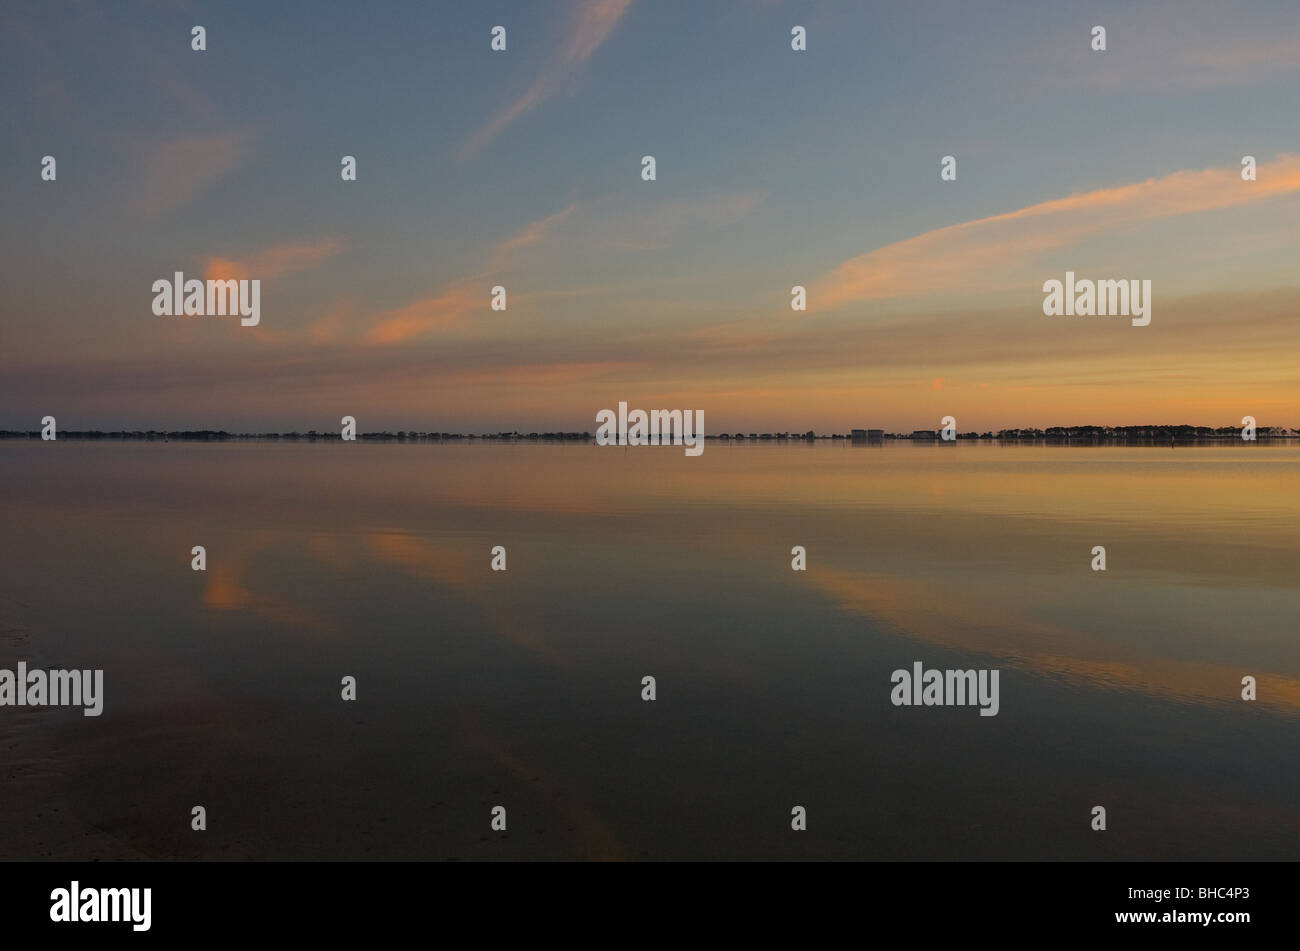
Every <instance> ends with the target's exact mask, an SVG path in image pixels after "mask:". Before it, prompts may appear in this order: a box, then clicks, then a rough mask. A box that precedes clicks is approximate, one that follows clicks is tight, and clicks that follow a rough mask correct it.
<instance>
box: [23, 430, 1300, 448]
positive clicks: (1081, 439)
mask: <svg viewBox="0 0 1300 951" xmlns="http://www.w3.org/2000/svg"><path fill="white" fill-rule="evenodd" d="M863 433H866V435H863ZM1255 436H1256V438H1255V439H1254V440H1252V441H1255V442H1269V443H1276V442H1291V441H1297V440H1300V429H1286V428H1284V427H1280V426H1261V427H1258V428H1257V429H1256V433H1255ZM704 438H705V439H706V440H710V441H712V442H739V443H749V442H765V443H771V442H777V443H790V442H822V441H826V442H845V443H851V444H854V445H871V444H883V443H887V442H888V443H920V444H936V443H937V444H946V443H950V442H952V440H943V439H940V438H939V436H938V433H937V432H936V431H934V430H917V431H915V432H912V433H885V432H882V431H879V430H855V431H853V432H851V433H814V432H813V431H812V430H809V431H807V432H804V433H790V432H779V433H717V434H711V435H706V436H704ZM5 439H16V440H37V441H40V440H41V433H40V430H30V431H21V430H0V440H5ZM58 439H59V440H64V439H71V440H79V441H119V442H121V441H131V442H137V441H139V442H342V441H343V437H342V435H341V434H340V433H338V432H318V431H315V430H311V431H308V432H305V433H300V432H289V433H232V432H227V431H226V430H211V429H199V430H152V429H151V430H117V431H111V432H110V431H103V430H61V431H59V433H58ZM356 440H357V441H358V442H384V443H388V442H399V443H406V442H420V443H430V442H481V441H482V442H511V443H519V442H576V443H594V442H595V437H594V435H593V434H592V433H578V432H544V433H536V432H534V433H520V432H496V433H442V432H416V431H407V430H399V431H397V432H392V431H388V430H384V431H381V432H373V433H357V436H356ZM955 441H957V442H965V443H971V442H981V443H1050V444H1070V445H1158V446H1163V445H1170V444H1182V445H1195V444H1224V443H1232V442H1244V441H1246V440H1243V439H1242V438H1241V430H1240V429H1238V428H1235V427H1218V428H1214V427H1209V426H1104V427H1103V426H1061V427H1051V428H1048V429H1003V430H999V431H998V432H996V433H994V432H985V433H975V432H968V433H958V434H957V435H956V440H955Z"/></svg>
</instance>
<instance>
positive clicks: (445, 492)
mask: <svg viewBox="0 0 1300 951" xmlns="http://www.w3.org/2000/svg"><path fill="white" fill-rule="evenodd" d="M0 518H2V519H3V524H4V527H5V531H4V541H5V544H4V545H3V547H2V549H0V666H7V667H10V668H12V667H13V666H14V664H15V663H16V661H17V660H27V661H29V663H32V664H37V665H40V666H43V667H75V668H85V667H90V668H103V670H104V672H105V673H104V678H105V712H104V714H103V715H102V716H101V717H99V718H98V719H95V718H87V717H83V716H82V715H81V713H80V711H79V710H67V709H52V710H40V711H32V710H19V709H16V708H13V707H4V708H0V753H3V757H4V760H3V764H2V766H0V769H2V771H0V802H3V808H0V855H3V856H5V857H40V856H55V857H82V856H86V855H88V854H95V855H104V856H124V857H130V856H154V857H171V856H176V857H218V858H220V857H249V856H252V857H268V858H292V857H316V858H377V857H394V858H396V857H401V858H434V859H442V858H451V857H455V858H462V859H475V858H490V857H610V858H614V857H623V858H633V859H635V858H643V857H648V858H651V859H660V858H695V857H737V858H804V857H861V858H902V857H915V858H930V857H940V858H1021V857H1034V858H1092V857H1097V858H1116V857H1131V858H1252V859H1253V858H1279V859H1280V858H1286V859H1295V858H1297V857H1300V757H1298V756H1297V755H1296V751H1297V741H1298V740H1300V588H1298V587H1297V579H1300V447H1298V448H1288V447H1267V446H1244V445H1233V446H1224V447H1209V448H1178V449H1168V448H1162V449H1154V448H1126V447H1104V448H1066V447H1062V448H1043V447H1015V448H1012V447H995V446H956V447H949V446H918V447H910V446H897V447H894V446H890V447H883V448H882V447H851V446H847V445H830V444H818V445H816V446H808V445H802V444H795V445H788V446H780V445H763V446H734V445H733V446H725V445H720V444H716V443H710V444H709V445H708V448H707V449H706V451H705V452H704V454H703V455H702V456H701V457H699V458H687V457H685V455H684V454H683V452H682V450H681V449H680V448H662V449H660V448H634V449H630V450H629V449H626V448H616V447H595V446H589V445H577V444H563V445H555V444H550V445H547V444H543V445H535V444H534V445H529V444H522V445H494V444H474V445H469V444H462V445H342V444H328V445H327V444H319V445H307V444H299V445H274V444H256V443H244V444H225V445H202V444H177V443H171V444H159V443H125V444H95V443H79V442H58V443H53V444H50V443H35V442H23V443H19V442H8V443H0ZM194 545H204V546H206V548H207V555H208V570H207V572H206V573H197V572H193V571H191V570H190V549H191V547H192V546H194ZM494 545H503V546H505V547H506V549H507V551H508V565H509V568H508V571H506V572H493V571H491V570H490V568H489V565H490V560H491V555H490V549H491V548H492V547H493V546H494ZM794 545H803V546H805V547H806V548H807V551H808V570H807V571H806V572H794V571H791V569H790V560H791V554H790V550H791V548H792V546H794ZM1094 545H1104V546H1105V547H1106V549H1107V555H1108V569H1109V570H1107V571H1106V572H1104V573H1103V572H1093V571H1092V570H1091V569H1090V562H1091V560H1092V555H1091V549H1092V547H1093V546H1094ZM918 660H919V661H922V662H924V663H925V665H926V666H927V667H940V668H956V667H961V668H968V667H977V668H978V667H996V668H999V669H1000V670H1001V672H1002V673H1001V683H1000V686H1001V697H1000V701H1001V712H1000V713H999V715H998V716H996V717H980V716H979V715H978V713H977V709H976V708H974V707H954V708H943V707H920V708H916V707H894V706H893V705H892V704H891V703H890V699H889V697H890V688H891V684H890V674H891V672H892V671H893V670H894V669H896V668H910V667H911V665H912V663H913V662H914V661H918ZM646 674H652V675H654V676H655V677H656V678H657V681H658V699H657V700H656V701H655V702H653V703H646V702H642V700H641V699H640V691H641V677H642V676H643V675H646ZM1246 674H1250V675H1253V676H1255V677H1257V678H1258V682H1259V700H1258V701H1256V702H1254V703H1247V702H1244V701H1242V700H1241V699H1240V690H1241V686H1240V682H1241V678H1242V676H1244V675H1246ZM344 675H352V676H355V677H356V678H357V680H358V699H357V700H356V701H355V702H352V703H346V702H344V701H342V700H341V699H340V696H339V691H340V678H342V677H343V676H344ZM196 804H202V805H204V806H205V807H206V808H207V811H208V823H209V827H208V831H206V832H202V833H199V832H193V831H191V830H190V825H189V820H190V809H191V807H192V806H193V805H196ZM498 804H500V805H504V806H505V807H506V808H507V810H508V817H509V829H508V832H506V833H505V834H500V833H494V832H491V831H490V829H489V819H490V816H489V810H490V809H491V807H492V806H495V805H498ZM1098 804H1100V805H1104V806H1105V807H1106V808H1107V810H1108V825H1109V828H1108V830H1107V831H1106V832H1104V833H1096V832H1093V831H1091V830H1090V828H1089V822H1090V811H1091V809H1092V807H1093V806H1094V805H1098ZM795 805H802V806H805V807H806V808H807V810H808V831H807V832H802V833H796V832H792V831H790V810H791V807H792V806H795Z"/></svg>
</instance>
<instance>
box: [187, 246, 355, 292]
mask: <svg viewBox="0 0 1300 951" xmlns="http://www.w3.org/2000/svg"><path fill="white" fill-rule="evenodd" d="M341 250H343V242H342V241H341V240H340V239H339V238H335V237H329V238H323V239H321V240H320V241H316V242H312V243H286V244H277V245H272V246H271V247H269V248H264V249H263V250H261V251H258V252H257V253H255V254H253V255H251V256H249V257H247V258H245V259H243V260H242V261H240V260H232V259H230V258H221V257H213V258H209V259H208V260H207V262H206V264H205V265H204V273H205V275H206V277H207V278H208V279H209V280H218V281H226V280H244V279H248V278H258V279H262V280H265V279H269V278H274V277H283V276H285V275H287V274H296V273H297V272H299V271H305V270H307V269H308V268H311V267H315V266H316V265H317V264H320V263H321V262H322V261H326V260H329V259H330V258H332V257H334V256H335V255H336V254H338V253H339V252H340V251H341Z"/></svg>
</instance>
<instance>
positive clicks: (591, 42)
mask: <svg viewBox="0 0 1300 951" xmlns="http://www.w3.org/2000/svg"><path fill="white" fill-rule="evenodd" d="M631 3H632V0H582V2H580V3H578V4H577V5H576V6H575V7H574V13H573V19H574V22H573V26H572V28H571V36H570V38H569V42H568V43H566V44H565V45H564V46H563V48H562V49H561V50H560V51H559V53H557V54H556V56H555V57H554V58H553V59H552V60H550V61H549V62H548V63H547V64H546V65H545V66H544V67H543V68H542V71H541V72H540V73H539V74H538V76H537V78H536V79H534V80H533V83H532V85H531V86H529V87H528V89H527V90H526V91H525V92H524V94H523V95H522V96H520V97H519V98H518V99H516V100H515V101H514V102H512V103H510V105H508V106H506V108H505V109H503V110H502V111H501V112H499V113H497V115H496V116H494V117H493V118H492V119H491V120H490V121H488V122H487V123H485V124H484V125H482V126H480V127H479V128H478V129H476V130H475V131H474V132H473V133H471V134H470V136H469V137H468V138H467V139H466V140H465V141H464V142H463V143H462V144H461V146H460V148H459V149H458V152H457V154H458V156H459V157H460V159H461V160H462V161H463V160H464V159H466V158H469V157H470V156H471V155H473V154H474V153H475V152H477V151H479V150H480V149H481V148H483V146H485V145H486V144H487V143H488V142H490V141H492V139H494V138H496V136H497V135H499V134H500V132H501V130H502V129H504V128H505V127H506V126H508V125H510V123H512V122H514V121H515V120H516V119H518V118H519V117H520V116H522V115H523V114H524V113H526V112H528V110H530V109H532V108H533V107H534V106H537V105H540V104H541V103H543V102H545V101H546V100H548V99H550V98H552V97H553V96H555V95H557V94H558V93H559V92H561V91H562V90H563V89H564V87H565V85H566V84H567V83H569V82H571V81H572V79H573V76H574V74H575V73H576V72H577V70H578V69H579V68H580V67H581V66H582V65H583V64H584V63H586V62H587V60H589V59H590V58H591V55H592V54H593V53H595V52H596V50H597V49H599V48H600V45H601V44H602V43H604V42H605V40H606V39H607V38H608V37H609V34H610V33H611V32H612V31H613V29H614V27H615V26H616V25H617V24H618V21H619V20H620V19H621V18H622V16H623V14H624V13H625V12H626V11H627V8H628V7H629V6H631Z"/></svg>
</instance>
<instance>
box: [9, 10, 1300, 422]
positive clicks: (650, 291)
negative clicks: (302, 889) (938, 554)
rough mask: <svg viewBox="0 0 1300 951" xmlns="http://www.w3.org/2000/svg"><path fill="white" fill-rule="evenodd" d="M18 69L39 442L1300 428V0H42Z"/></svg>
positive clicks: (17, 250)
mask: <svg viewBox="0 0 1300 951" xmlns="http://www.w3.org/2000/svg"><path fill="white" fill-rule="evenodd" d="M196 24H197V25H202V26H203V27H204V28H205V30H206V41H207V48H206V50H204V51H195V50H193V49H191V28H192V27H193V26H194V25H196ZM497 25H502V26H504V27H505V28H506V42H507V48H506V50H505V51H504V52H494V51H493V50H492V49H491V48H490V44H491V39H492V36H491V31H492V28H493V27H494V26H497ZM795 25H800V26H803V27H804V28H805V29H806V32H807V49H806V51H801V52H796V51H794V50H792V49H791V29H792V27H794V26H795ZM1095 25H1102V26H1104V27H1105V28H1106V41H1107V49H1106V50H1105V51H1104V52H1102V51H1094V50H1093V49H1092V48H1091V44H1092V30H1093V27H1094V26H1095ZM0 88H2V89H3V91H4V95H3V97H2V99H0V131H2V132H3V146H2V147H0V176H2V177H0V428H6V429H35V428H39V426H40V420H41V418H42V417H44V416H46V415H53V416H55V417H56V419H57V420H58V425H59V427H60V429H63V430H76V429H90V428H101V429H120V428H121V429H136V428H168V429H200V428H210V429H228V430H232V431H260V430H268V431H269V430H276V431H279V430H294V429H296V430H302V431H305V430H308V429H318V430H329V429H336V428H338V426H339V420H340V418H341V417H342V416H344V415H351V416H354V417H355V418H356V419H357V423H358V428H359V429H360V430H362V431H376V430H382V429H390V430H398V429H410V430H439V431H473V432H495V431H500V430H520V431H525V432H526V431H530V430H569V431H572V430H578V431H582V430H587V431H593V430H594V428H595V416H596V413H597V412H598V411H600V410H601V409H605V408H615V407H617V405H618V403H619V402H620V401H622V402H627V403H628V404H629V406H630V407H633V408H637V407H640V408H645V409H653V408H662V409H673V408H680V409H692V410H701V411H703V413H704V419H705V428H706V432H711V433H712V432H723V431H725V432H735V431H743V432H751V431H782V430H792V431H800V432H802V431H805V430H808V429H813V430H816V431H817V432H846V431H847V430H848V429H850V428H884V429H886V430H890V431H910V430H912V429H921V428H925V429H934V428H938V426H939V425H940V424H939V420H940V417H942V416H947V415H952V416H954V417H955V418H956V419H957V424H958V429H959V430H961V431H963V432H964V431H970V430H977V431H985V430H990V429H992V430H996V429H1000V428H1005V427H1019V426H1049V425H1084V424H1099V425H1108V424H1109V425H1131V424H1142V423H1194V424H1199V425H1215V426H1232V425H1240V423H1241V419H1242V417H1243V416H1245V415H1252V416H1254V417H1255V418H1256V419H1257V421H1258V423H1259V425H1261V426H1266V425H1283V426H1300V362H1298V361H1297V359H1296V352H1297V348H1296V339H1297V333H1298V332H1300V305H1298V304H1297V296H1296V293H1295V292H1296V290H1297V287H1298V286H1300V276H1298V275H1300V272H1298V271H1297V267H1296V262H1297V250H1300V213H1298V212H1300V5H1298V4H1296V3H1294V2H1292V0H1281V2H1270V0H1251V2H1232V0H1215V2H1201V0H1179V2H1168V3H1165V2H1150V3H1143V4H1132V3H1131V2H1127V0H1125V2H1116V3H1101V2H1094V3H1071V4H1044V3H1042V2H1041V0H1017V2H997V0H990V2H987V3H971V2H969V0H960V2H951V3H949V2H932V3H916V4H911V3H904V4H897V3H895V4H884V3H879V4H877V3H863V2H847V0H846V2H817V3H813V2H794V0H791V2H778V0H770V2H765V0H732V2H726V0H718V2H709V3H698V2H675V0H653V2H651V0H529V2H522V0H521V2H474V3H468V2H465V3H437V2H429V0H420V2H409V3H406V2H386V3H375V4H361V3H341V2H324V0H317V2H230V0H227V2H220V3H199V2H183V0H175V2H170V0H169V2H164V0H138V2H131V3H122V4H101V3H90V2H86V3H69V2H59V0H42V2H35V0H31V2H29V0H7V2H6V3H5V4H4V5H3V7H0ZM46 155H52V156H54V157H55V159H56V162H57V178H56V179H55V180H54V181H44V180H42V178H41V163H42V159H43V157H44V156H46ZM344 155H352V156H355V157H356V160H357V180H356V181H348V182H345V181H343V180H342V178H341V176H340V169H341V159H342V157H343V156H344ZM645 155H652V156H654V157H655V160H656V173H657V177H656V180H655V181H643V180H642V176H641V170H642V162H641V159H642V157H643V156H645ZM945 155H951V156H953V157H954V158H955V159H956V170H957V175H956V180H955V181H942V180H941V178H940V162H941V159H942V157H943V156H945ZM1245 155H1251V156H1254V157H1255V159H1256V161H1257V179H1256V180H1255V181H1249V182H1248V181H1243V180H1242V176H1241V160H1242V157H1243V156H1245ZM177 271H181V272H183V273H184V274H185V276H186V278H200V279H204V278H209V277H221V278H230V277H233V278H247V279H258V280H260V281H261V320H260V323H259V324H258V325H257V326H256V327H244V326H241V325H240V323H239V321H238V320H237V319H233V320H232V319H230V318H223V317H216V316H203V317H188V318H187V317H167V316H156V315H155V314H154V313H153V310H152V307H151V305H152V302H153V298H154V293H153V291H152V285H153V283H154V282H155V281H157V280H159V279H167V280H170V279H171V277H172V275H173V274H174V273H175V272H177ZM1066 271H1073V272H1075V273H1076V275H1077V276H1078V277H1079V278H1081V279H1082V278H1090V279H1095V280H1120V279H1139V280H1150V281H1151V285H1152V292H1151V293H1152V299H1151V317H1152V319H1151V323H1150V325H1149V326H1146V327H1135V326H1132V324H1131V323H1130V321H1129V320H1128V319H1126V318H1123V317H1119V318H1116V317H1049V316H1045V315H1044V313H1043V299H1044V296H1045V295H1044V292H1043V284H1044V282H1045V281H1047V280H1052V279H1056V280H1063V279H1064V276H1065V272H1066ZM497 285H500V286H503V287H505V288H506V294H507V307H506V309H505V310H504V311H499V310H493V309H492V308H491V306H490V301H491V294H492V288H493V287H494V286H497ZM795 285H802V286H804V287H806V289H807V301H808V306H807V310H806V311H795V310H792V309H791V288H792V287H793V286H795Z"/></svg>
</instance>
